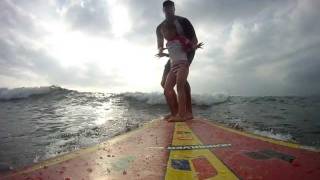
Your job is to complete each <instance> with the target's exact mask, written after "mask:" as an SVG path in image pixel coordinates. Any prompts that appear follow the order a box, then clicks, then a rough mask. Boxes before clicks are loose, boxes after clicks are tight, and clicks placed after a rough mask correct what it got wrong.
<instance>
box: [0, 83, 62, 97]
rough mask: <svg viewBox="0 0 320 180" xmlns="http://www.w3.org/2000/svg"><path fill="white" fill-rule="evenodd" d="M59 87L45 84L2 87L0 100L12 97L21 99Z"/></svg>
mask: <svg viewBox="0 0 320 180" xmlns="http://www.w3.org/2000/svg"><path fill="white" fill-rule="evenodd" d="M57 88H59V87H56V86H44V87H21V88H13V89H8V88H0V100H1V99H2V100H10V99H21V98H27V97H30V96H31V95H40V94H47V93H49V92H51V91H52V90H54V89H57Z"/></svg>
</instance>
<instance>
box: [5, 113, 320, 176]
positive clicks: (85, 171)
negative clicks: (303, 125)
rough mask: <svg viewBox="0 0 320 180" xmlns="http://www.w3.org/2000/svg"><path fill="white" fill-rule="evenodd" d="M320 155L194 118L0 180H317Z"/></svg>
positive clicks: (157, 124)
mask: <svg viewBox="0 0 320 180" xmlns="http://www.w3.org/2000/svg"><path fill="white" fill-rule="evenodd" d="M319 178H320V152H319V151H318V150H315V149H309V148H306V147H304V146H301V145H299V144H294V143H290V142H284V141H280V140H275V139H271V138H266V137H262V136H258V135H254V134H251V133H248V132H244V131H239V130H235V129H231V128H227V127H225V126H223V125H221V124H217V123H213V122H212V121H209V120H206V119H203V118H195V119H193V120H189V121H186V122H176V123H168V122H166V121H164V120H153V121H151V122H149V123H147V124H146V125H144V126H143V127H141V128H138V129H136V130H133V131H131V132H129V133H126V134H124V135H120V136H117V137H115V138H113V139H111V140H108V141H105V142H103V143H100V144H98V145H96V146H93V147H89V148H85V149H80V150H77V151H75V152H71V153H69V154H65V155H61V156H58V157H55V158H52V159H49V160H46V161H43V162H40V163H38V164H34V165H32V166H29V167H25V168H22V169H19V170H16V171H13V172H10V173H7V174H5V175H4V174H2V175H0V179H3V180H8V179H64V180H71V179H77V180H78V179H79V180H81V179H83V180H87V179H130V180H131V179H145V180H151V179H152V180H153V179H168V180H175V179H177V180H180V179H183V180H188V179H198V180H203V179H272V180H274V179H281V180H286V179H288V180H289V179H290V180H294V179H308V180H311V179H319Z"/></svg>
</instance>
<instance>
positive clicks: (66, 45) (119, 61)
mask: <svg viewBox="0 0 320 180" xmlns="http://www.w3.org/2000/svg"><path fill="white" fill-rule="evenodd" d="M114 7H116V8H115V9H114V10H113V11H112V12H114V14H112V15H111V17H110V18H111V19H112V20H111V22H112V23H113V24H112V32H113V33H114V37H111V38H110V37H97V36H89V35H88V34H84V33H81V32H79V31H74V30H70V29H68V27H67V26H66V25H65V24H64V23H63V22H42V23H41V25H42V26H43V27H44V28H45V29H46V31H47V32H48V35H47V36H46V37H45V38H44V39H43V40H42V41H41V42H43V43H42V48H43V49H45V50H46V51H47V52H48V53H49V54H50V56H52V57H53V58H54V59H56V60H57V61H59V63H60V64H61V65H62V66H63V67H65V68H69V67H72V68H78V69H79V70H85V69H86V66H87V65H89V64H90V65H94V66H96V67H98V68H100V71H101V72H103V73H105V75H108V76H111V77H113V76H114V78H118V79H121V80H122V81H123V82H122V84H124V85H123V89H127V90H128V89H129V90H136V91H148V89H154V88H155V87H159V82H160V77H161V75H162V74H161V73H162V72H161V70H162V68H163V67H162V64H163V63H161V62H159V61H156V60H155V58H154V49H153V47H154V46H152V45H151V46H142V45H139V44H137V43H131V42H129V41H128V40H126V39H124V38H123V35H124V34H125V33H127V32H128V31H129V30H130V26H131V25H130V24H131V23H130V19H129V18H128V17H127V15H126V13H124V12H126V9H125V8H124V7H122V6H120V5H117V4H116V5H114ZM117 18H118V19H117ZM117 90H119V89H117Z"/></svg>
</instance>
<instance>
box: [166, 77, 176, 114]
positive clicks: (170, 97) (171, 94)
mask: <svg viewBox="0 0 320 180" xmlns="http://www.w3.org/2000/svg"><path fill="white" fill-rule="evenodd" d="M175 84H176V75H175V74H174V73H173V72H172V71H170V72H169V74H168V75H167V79H166V83H165V85H164V95H165V97H166V100H167V104H168V106H169V108H170V111H171V115H172V116H175V115H176V114H177V113H178V102H177V95H176V93H175V91H174V89H173V88H174V86H175Z"/></svg>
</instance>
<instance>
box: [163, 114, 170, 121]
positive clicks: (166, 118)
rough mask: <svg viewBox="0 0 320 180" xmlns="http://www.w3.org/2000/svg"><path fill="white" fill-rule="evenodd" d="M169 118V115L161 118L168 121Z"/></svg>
mask: <svg viewBox="0 0 320 180" xmlns="http://www.w3.org/2000/svg"><path fill="white" fill-rule="evenodd" d="M171 116H172V115H171V114H167V115H165V116H163V120H168V119H170V118H171Z"/></svg>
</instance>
